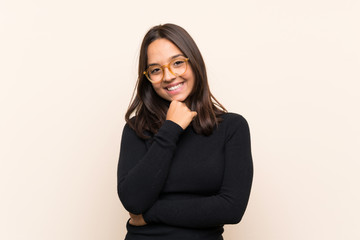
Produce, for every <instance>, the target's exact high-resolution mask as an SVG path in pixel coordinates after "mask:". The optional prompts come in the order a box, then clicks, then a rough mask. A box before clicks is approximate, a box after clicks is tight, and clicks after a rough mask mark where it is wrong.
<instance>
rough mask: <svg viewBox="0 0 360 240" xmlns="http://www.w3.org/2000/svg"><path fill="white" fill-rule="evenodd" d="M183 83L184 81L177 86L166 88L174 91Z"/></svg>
mask: <svg viewBox="0 0 360 240" xmlns="http://www.w3.org/2000/svg"><path fill="white" fill-rule="evenodd" d="M181 85H182V83H179V84H178V85H176V86H173V87H169V88H166V89H167V90H169V91H173V90H175V89H178V88H179V87H180V86H181Z"/></svg>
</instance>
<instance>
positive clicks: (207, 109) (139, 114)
mask: <svg viewBox="0 0 360 240" xmlns="http://www.w3.org/2000/svg"><path fill="white" fill-rule="evenodd" d="M160 38H165V39H167V40H169V41H171V42H172V43H173V44H174V45H175V46H177V47H178V48H179V49H180V51H181V52H182V53H183V54H184V55H185V56H186V57H188V58H189V59H190V60H189V64H190V66H191V68H192V70H193V73H194V76H195V83H194V87H193V89H192V92H191V93H190V95H189V96H188V99H186V102H188V103H189V106H188V107H189V108H190V109H191V110H193V111H196V112H197V116H196V118H195V119H194V120H193V122H192V126H193V128H194V130H195V132H196V133H198V134H203V135H210V134H211V133H212V131H213V129H214V127H215V126H217V124H218V123H219V122H220V121H221V115H222V114H223V113H225V112H227V111H226V109H225V108H224V107H223V106H222V105H221V104H220V103H219V102H218V101H217V100H216V99H215V97H214V96H213V95H212V94H211V92H210V89H209V84H208V79H207V74H206V67H205V63H204V60H203V58H202V56H201V53H200V50H199V48H198V47H197V45H196V43H195V41H194V40H193V39H192V37H191V36H190V35H189V33H188V32H186V31H185V29H183V28H182V27H180V26H177V25H175V24H164V25H158V26H155V27H153V28H151V29H150V30H149V31H148V32H147V33H146V35H145V37H144V39H143V42H142V44H141V49H140V58H139V69H138V79H137V83H136V86H135V90H136V95H135V97H134V95H133V97H132V101H131V103H130V105H129V108H128V110H127V112H126V114H125V120H126V122H127V123H128V124H129V126H130V127H131V128H133V129H134V130H135V132H136V134H137V135H138V136H139V137H141V138H144V139H146V138H148V135H147V134H145V132H146V131H147V132H150V133H152V134H155V133H156V132H157V131H158V130H159V128H160V127H161V125H162V123H163V122H164V121H165V119H166V113H167V110H168V108H169V104H170V102H169V101H167V100H165V99H163V98H162V97H160V96H159V95H158V94H157V93H156V92H155V90H154V89H153V87H152V85H151V83H150V82H149V81H148V80H147V78H146V76H145V75H144V74H143V72H144V70H145V69H146V68H147V60H148V56H147V50H148V46H149V45H150V44H151V43H152V42H153V41H155V40H157V39H160ZM134 94H135V92H134ZM132 113H135V115H136V117H135V118H132V119H130V116H131V114H132Z"/></svg>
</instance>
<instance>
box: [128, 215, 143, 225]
mask: <svg viewBox="0 0 360 240" xmlns="http://www.w3.org/2000/svg"><path fill="white" fill-rule="evenodd" d="M129 214H130V221H129V224H130V225H133V226H144V225H146V224H147V223H146V222H145V220H144V217H143V215H142V214H139V215H136V214H133V213H131V212H129Z"/></svg>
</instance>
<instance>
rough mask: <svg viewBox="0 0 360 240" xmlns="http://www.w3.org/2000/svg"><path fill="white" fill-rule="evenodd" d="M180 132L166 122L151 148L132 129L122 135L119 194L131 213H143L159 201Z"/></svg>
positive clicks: (176, 126) (177, 128)
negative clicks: (134, 134) (135, 135)
mask: <svg viewBox="0 0 360 240" xmlns="http://www.w3.org/2000/svg"><path fill="white" fill-rule="evenodd" d="M128 131H129V130H128ZM181 132H182V129H181V128H180V127H179V126H178V125H176V124H174V123H172V122H169V121H167V122H165V123H164V125H163V127H162V128H161V129H160V130H159V132H158V134H156V135H155V136H154V138H153V143H152V144H151V146H150V147H149V148H148V149H147V147H145V143H144V141H139V140H138V139H137V138H136V137H134V136H132V135H130V134H133V133H132V132H130V133H129V132H127V133H125V136H124V135H123V140H122V146H121V151H120V158H119V166H118V194H119V197H120V200H121V202H122V203H123V205H124V207H125V209H127V210H128V211H129V212H131V213H134V214H140V213H143V212H144V211H145V210H146V209H148V208H149V207H150V206H151V205H152V204H153V203H154V202H155V201H156V200H157V198H158V195H159V193H160V192H161V190H162V188H163V185H164V183H165V180H166V177H167V174H168V171H169V167H170V165H171V160H172V157H173V153H174V150H175V149H176V142H177V139H178V137H179V135H180V134H181Z"/></svg>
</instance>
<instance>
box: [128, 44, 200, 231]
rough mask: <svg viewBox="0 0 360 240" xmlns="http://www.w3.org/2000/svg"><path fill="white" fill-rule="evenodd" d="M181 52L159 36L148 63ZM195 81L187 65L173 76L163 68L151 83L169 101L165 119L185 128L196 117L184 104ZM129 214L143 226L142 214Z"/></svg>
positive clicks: (162, 61)
mask: <svg viewBox="0 0 360 240" xmlns="http://www.w3.org/2000/svg"><path fill="white" fill-rule="evenodd" d="M179 54H181V55H182V54H183V53H182V52H181V51H180V49H178V48H177V47H176V46H175V45H174V44H173V43H172V42H170V41H169V40H167V39H164V38H160V39H157V40H155V41H154V42H152V43H151V44H150V45H149V47H148V64H160V65H161V66H162V65H166V64H168V63H169V62H170V61H171V60H172V59H173V57H174V56H178V55H179ZM178 83H183V85H182V86H181V87H180V88H179V89H177V90H176V91H168V90H167V89H166V88H167V87H169V86H173V85H177V84H178ZM194 83H195V76H194V73H193V71H192V69H191V67H190V65H188V68H187V70H186V72H185V73H184V74H183V75H181V76H174V75H173V74H172V73H171V72H170V71H169V69H167V68H165V72H164V77H163V81H161V82H159V83H152V86H153V88H154V90H155V92H156V93H157V94H158V95H159V96H160V97H162V98H164V99H166V100H168V101H170V102H171V103H170V106H169V110H168V112H167V114H166V120H170V121H173V122H175V123H176V124H178V125H179V126H180V127H181V128H182V129H186V128H187V127H188V126H189V124H190V123H191V121H192V120H193V119H194V117H196V115H197V113H196V112H194V111H191V110H190V109H189V108H188V107H187V105H186V104H185V102H186V99H187V98H188V96H189V95H190V93H191V91H192V89H193V87H194ZM129 214H130V221H129V224H131V225H134V226H144V225H146V224H147V223H146V222H145V220H144V218H143V215H142V214H139V215H136V214H133V213H129Z"/></svg>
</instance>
